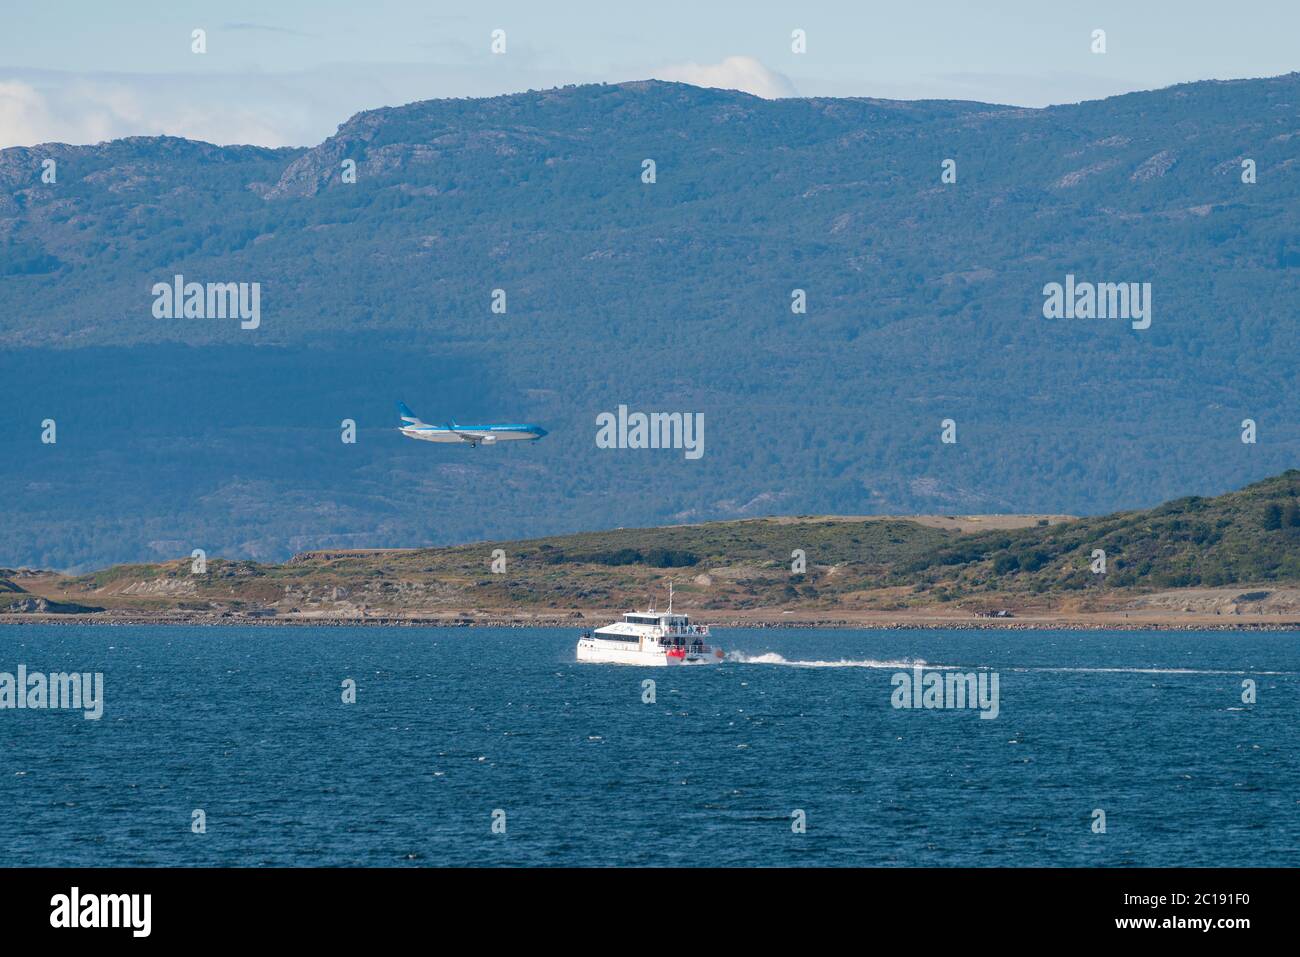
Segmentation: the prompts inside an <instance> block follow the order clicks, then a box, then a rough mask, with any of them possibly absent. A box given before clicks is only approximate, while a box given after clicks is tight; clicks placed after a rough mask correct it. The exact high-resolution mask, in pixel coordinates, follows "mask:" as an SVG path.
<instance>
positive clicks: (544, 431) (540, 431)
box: [533, 425, 550, 439]
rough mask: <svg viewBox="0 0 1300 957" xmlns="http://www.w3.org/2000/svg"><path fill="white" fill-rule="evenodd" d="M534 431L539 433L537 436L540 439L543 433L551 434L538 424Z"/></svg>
mask: <svg viewBox="0 0 1300 957" xmlns="http://www.w3.org/2000/svg"><path fill="white" fill-rule="evenodd" d="M533 431H534V432H536V433H537V437H538V438H539V439H540V438H541V437H542V436H543V435H549V434H550V433H549V432H547V431H546V430H545V429H544V428H542V427H541V426H540V425H539V426H537V428H535V429H533Z"/></svg>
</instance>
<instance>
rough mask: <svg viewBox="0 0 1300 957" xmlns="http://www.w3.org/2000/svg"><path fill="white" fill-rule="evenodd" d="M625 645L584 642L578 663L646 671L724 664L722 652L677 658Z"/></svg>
mask: <svg viewBox="0 0 1300 957" xmlns="http://www.w3.org/2000/svg"><path fill="white" fill-rule="evenodd" d="M622 644H624V642H612V641H596V640H592V639H588V638H582V639H580V640H579V641H578V660H579V661H585V662H589V663H592V664H602V665H638V666H640V667H642V668H672V667H683V666H686V667H693V666H696V665H715V664H718V663H719V662H720V661H722V650H721V649H710V650H708V651H706V652H694V651H688V652H685V653H682V654H675V653H673V652H665V651H664V650H663V649H662V648H654V649H644V650H643V649H641V648H639V647H637V645H636V644H635V643H633V642H627V643H626V644H627V645H628V646H629V647H626V648H620V647H618V646H619V645H622Z"/></svg>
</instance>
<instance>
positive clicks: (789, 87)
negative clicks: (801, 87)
mask: <svg viewBox="0 0 1300 957" xmlns="http://www.w3.org/2000/svg"><path fill="white" fill-rule="evenodd" d="M654 79H656V80H673V81H676V82H678V83H690V84H691V85H692V86H709V87H716V88H717V89H721V90H740V91H741V92H742V93H752V94H754V96H761V97H763V98H764V99H767V100H774V99H778V98H779V97H783V96H798V95H799V94H798V92H797V91H796V90H795V88H794V84H793V83H791V82H790V78H789V77H787V76H785V75H784V74H781V73H777V72H776V71H775V70H769V69H768V68H767V67H765V66H764V65H763V64H762V63H760V62H759V61H758V60H756V59H754V58H753V57H752V56H729V57H727V58H726V59H725V60H723V61H722V62H721V63H677V64H673V65H671V66H666V67H662V68H660V69H659V70H656V71H655V73H654Z"/></svg>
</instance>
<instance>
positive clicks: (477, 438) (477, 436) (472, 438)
mask: <svg viewBox="0 0 1300 957" xmlns="http://www.w3.org/2000/svg"><path fill="white" fill-rule="evenodd" d="M452 431H453V432H455V433H456V434H457V435H459V436H460V437H461V438H462V439H464V440H465V441H466V442H483V441H486V440H487V439H489V438H491V436H490V435H488V434H487V433H485V432H465V431H462V430H461V429H452Z"/></svg>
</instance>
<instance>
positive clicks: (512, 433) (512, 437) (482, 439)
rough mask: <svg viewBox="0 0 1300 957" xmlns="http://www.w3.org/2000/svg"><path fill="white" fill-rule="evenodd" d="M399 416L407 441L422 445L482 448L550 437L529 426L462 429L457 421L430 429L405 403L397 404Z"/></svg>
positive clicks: (500, 425) (535, 426)
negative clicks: (435, 444)
mask: <svg viewBox="0 0 1300 957" xmlns="http://www.w3.org/2000/svg"><path fill="white" fill-rule="evenodd" d="M397 414H398V415H399V416H400V418H401V422H402V424H401V425H399V426H398V427H397V430H398V431H399V432H401V433H402V434H403V435H405V436H406V437H407V438H410V439H418V440H420V441H421V442H445V443H449V444H452V443H454V444H457V445H468V446H470V447H471V448H478V447H479V446H480V445H495V444H496V443H497V442H520V441H536V440H537V439H540V438H541V437H542V436H543V435H545V434H546V430H545V429H544V428H542V427H541V426H540V425H531V424H529V423H493V424H491V425H461V424H460V423H459V422H457V421H455V420H454V419H453V420H452V421H451V423H450V424H448V425H430V424H429V423H428V422H425V421H423V420H422V419H421V418H420V417H419V416H417V415H416V414H415V413H414V412H412V411H411V410H410V409H409V408H407V407H406V404H405V403H402V402H398V403H397Z"/></svg>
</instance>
